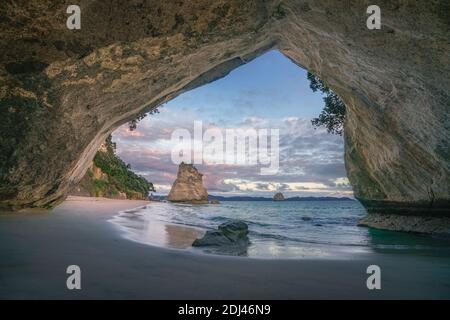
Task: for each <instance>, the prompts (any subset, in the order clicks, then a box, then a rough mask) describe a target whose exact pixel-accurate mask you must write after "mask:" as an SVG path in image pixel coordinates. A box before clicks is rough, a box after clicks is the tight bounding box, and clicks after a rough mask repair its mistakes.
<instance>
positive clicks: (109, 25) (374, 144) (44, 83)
mask: <svg viewBox="0 0 450 320" xmlns="http://www.w3.org/2000/svg"><path fill="white" fill-rule="evenodd" d="M7 3H9V2H8V1H7V2H6V3H5V6H2V7H1V8H0V16H1V19H0V35H1V36H0V47H1V48H4V50H0V207H2V208H6V209H10V210H19V209H21V208H29V207H52V206H55V205H57V204H58V203H60V202H61V201H63V200H64V198H65V196H66V195H67V192H68V191H69V190H70V188H71V187H73V186H74V185H76V184H78V183H79V182H80V180H81V179H82V178H83V176H84V175H85V174H86V171H87V169H88V167H89V166H90V165H91V161H92V159H93V158H94V155H95V154H96V152H97V150H98V148H99V146H100V145H101V143H102V142H103V141H104V139H105V138H106V137H107V136H108V135H109V134H110V133H111V132H113V130H115V129H116V128H118V127H119V126H120V125H122V124H124V123H126V122H128V121H130V120H132V119H134V118H136V117H137V116H139V115H140V114H142V113H143V112H145V111H149V110H153V109H154V108H156V107H157V106H159V105H161V104H162V103H164V102H167V101H169V100H171V99H173V98H174V97H176V96H178V95H180V94H182V93H183V92H186V91H188V90H191V89H193V88H196V87H199V86H201V85H203V84H206V83H209V82H211V81H214V80H216V79H218V78H220V77H223V76H225V75H226V74H228V73H229V72H230V71H232V70H233V69H235V68H237V67H239V66H241V65H242V64H245V63H247V62H249V61H251V60H252V59H254V58H255V57H257V56H259V55H261V54H262V53H264V52H267V51H269V50H272V49H277V50H279V51H280V52H282V53H283V54H285V55H286V56H287V57H289V58H290V59H291V60H292V61H293V62H295V63H296V64H298V65H299V66H302V67H303V68H305V69H308V70H309V71H311V72H312V73H314V74H315V75H317V76H318V77H320V79H322V80H323V81H324V82H325V83H326V84H327V86H328V87H330V89H332V90H333V91H334V92H335V93H336V94H338V95H339V96H340V98H341V99H342V100H343V102H344V103H345V105H346V112H347V113H346V123H345V125H344V131H345V134H344V136H345V162H346V168H347V175H348V178H349V181H350V183H351V184H352V186H353V190H354V194H355V197H356V198H357V199H359V200H360V201H361V202H362V204H363V205H364V206H365V207H366V208H367V210H368V212H369V213H372V214H378V213H380V214H398V215H402V216H405V215H406V216H412V215H414V216H423V217H424V219H432V218H433V217H436V216H439V217H446V218H447V219H450V214H449V212H450V154H449V148H448V141H450V130H449V125H448V119H449V112H450V109H449V107H448V101H450V92H449V90H448V88H450V77H448V74H449V73H450V61H449V55H448V52H449V50H450V45H449V42H448V39H449V31H448V30H449V29H448V22H449V17H448V13H449V10H448V1H445V0H437V1H415V0H405V1H397V2H395V1H383V2H382V3H380V6H381V7H382V8H381V10H382V19H381V21H382V26H381V29H380V30H370V29H368V28H367V27H366V19H367V18H368V15H367V14H366V10H367V7H368V2H366V1H352V3H351V5H349V3H348V2H347V1H329V0H315V1H297V0H283V1H276V0H267V1H258V0H249V1H239V0H221V1H211V0H198V1H187V0H180V1H152V2H144V3H142V4H140V5H131V4H130V3H129V2H128V1H117V2H115V4H114V5H113V6H111V5H110V4H109V3H108V2H106V1H100V0H89V1H88V0H80V1H78V2H77V4H79V5H80V8H81V12H82V29H81V30H80V31H78V30H68V29H67V28H66V24H65V23H66V19H67V15H66V14H65V11H64V9H65V8H64V6H62V5H52V4H51V1H49V0H39V1H38V0H30V1H23V2H21V5H6V4H7ZM99 14H100V15H101V19H100V18H99Z"/></svg>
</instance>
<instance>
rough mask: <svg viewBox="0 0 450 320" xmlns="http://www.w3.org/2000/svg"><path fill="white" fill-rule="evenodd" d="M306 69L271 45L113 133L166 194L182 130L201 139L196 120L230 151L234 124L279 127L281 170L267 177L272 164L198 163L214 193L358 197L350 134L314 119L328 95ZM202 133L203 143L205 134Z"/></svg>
mask: <svg viewBox="0 0 450 320" xmlns="http://www.w3.org/2000/svg"><path fill="white" fill-rule="evenodd" d="M306 75H307V71H306V70H304V69H302V68H300V67H298V66H297V65H295V64H294V63H292V62H291V61H290V60H289V59H288V58H286V57H285V56H283V55H282V54H281V53H279V52H278V51H270V52H268V53H266V54H264V55H262V56H260V57H258V58H256V59H255V60H253V61H251V62H249V63H248V64H246V65H243V66H241V67H239V68H237V69H235V70H233V71H232V72H231V73H230V74H229V75H227V76H226V77H224V78H222V79H219V80H216V81H215V82H212V83H210V84H206V85H204V86H202V87H200V88H197V89H194V90H191V91H189V92H186V93H184V94H182V95H180V96H178V97H176V98H175V99H173V100H171V101H169V102H168V103H166V104H164V105H163V106H161V107H160V108H159V111H160V113H158V114H153V115H149V116H147V117H146V118H144V119H143V120H141V121H140V122H139V123H138V127H137V129H136V130H133V131H130V130H129V128H128V125H126V124H125V125H123V126H121V127H120V128H119V129H117V130H116V131H115V132H114V134H113V140H114V141H115V142H116V143H117V150H116V152H117V154H118V155H119V157H120V158H121V159H123V160H124V161H125V162H126V163H129V164H130V165H131V168H132V170H133V171H135V172H136V173H138V174H140V175H142V176H144V177H145V178H146V179H147V180H148V181H151V182H152V183H153V184H154V185H155V188H156V193H155V194H161V195H165V194H168V192H169V191H170V187H171V185H172V183H173V182H174V181H175V179H176V174H177V170H178V165H177V163H174V161H173V160H172V158H173V157H172V153H173V150H177V149H174V148H177V146H179V145H177V141H178V140H176V141H174V139H172V133H174V131H175V130H177V129H187V130H188V132H189V133H190V134H191V136H192V137H193V138H194V121H201V123H202V129H203V130H202V133H203V134H204V133H205V131H206V130H207V129H212V130H213V132H220V133H222V134H223V136H224V138H223V139H224V141H223V146H224V151H227V150H226V149H225V147H226V135H225V133H226V131H225V130H227V129H228V130H229V129H245V130H248V129H251V130H255V132H257V133H258V132H262V131H260V130H262V129H268V130H270V129H278V130H279V169H278V171H276V172H273V173H272V174H269V175H267V174H266V175H262V174H261V168H262V167H267V166H268V165H264V164H261V163H256V164H255V165H248V164H236V163H234V164H229V163H227V164H224V163H223V161H222V162H220V161H219V163H211V159H209V160H208V157H207V156H205V157H204V158H203V160H204V161H202V163H201V164H195V166H196V167H197V169H198V170H199V171H200V172H201V173H202V174H203V182H204V185H205V187H206V188H207V190H208V193H210V194H214V195H223V196H227V195H228V196H235V195H252V196H267V197H272V196H273V194H274V193H275V192H282V193H283V194H284V195H285V196H287V197H291V196H350V197H351V196H352V195H353V193H352V190H351V187H350V185H349V183H348V180H347V177H346V173H345V168H344V151H343V138H342V137H340V136H336V135H332V134H328V133H327V132H326V130H325V129H323V128H317V129H315V128H313V126H312V125H311V119H312V118H314V117H317V116H318V115H319V114H320V112H321V110H322V109H323V106H324V102H323V97H322V95H321V94H320V93H317V92H313V91H312V90H311V89H310V88H309V81H308V80H307V78H306ZM197 125H198V122H197ZM214 130H215V131H214ZM175 132H177V131H175ZM268 132H270V131H268ZM200 137H201V136H200ZM195 139H197V142H199V141H201V138H200V139H198V136H197V137H195ZM195 139H194V140H195ZM205 139H206V138H205ZM215 139H217V138H215ZM206 140H207V139H206ZM189 141H190V140H189ZM214 141H216V140H214V139H212V140H209V141H205V142H204V143H203V146H204V147H203V148H204V149H203V150H204V151H205V150H206V148H205V146H207V145H208V142H209V143H213V142H214ZM194 143H195V142H194ZM219 145H220V144H219ZM193 146H194V147H193V149H194V150H197V151H198V150H199V149H198V148H197V147H195V146H198V144H197V145H195V144H193ZM216 146H217V144H216ZM247 146H248V143H247ZM269 146H270V147H271V146H272V143H269ZM216 152H217V150H216ZM247 153H248V151H247ZM185 154H186V153H185ZM200 154H202V153H201V152H200ZM214 155H220V153H218V154H217V153H215V154H214ZM219 158H220V157H219ZM216 160H217V159H216ZM216 162H217V161H216Z"/></svg>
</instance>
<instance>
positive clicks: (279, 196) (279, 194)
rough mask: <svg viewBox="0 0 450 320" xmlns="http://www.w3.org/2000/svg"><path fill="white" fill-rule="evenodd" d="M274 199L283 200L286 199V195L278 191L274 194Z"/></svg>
mask: <svg viewBox="0 0 450 320" xmlns="http://www.w3.org/2000/svg"><path fill="white" fill-rule="evenodd" d="M273 200H274V201H283V200H284V196H283V194H282V193H281V192H277V193H275V195H274V196H273Z"/></svg>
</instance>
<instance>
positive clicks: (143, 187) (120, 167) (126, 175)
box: [80, 136, 155, 199]
mask: <svg viewBox="0 0 450 320" xmlns="http://www.w3.org/2000/svg"><path fill="white" fill-rule="evenodd" d="M105 147H106V150H105V149H103V150H99V151H98V152H97V154H96V155H95V157H94V163H93V164H94V165H93V167H92V169H89V170H88V172H87V174H86V176H85V177H84V178H83V180H82V181H81V183H80V186H81V187H82V188H83V189H85V190H86V191H87V192H89V194H90V195H91V196H94V197H110V198H124V197H125V195H126V198H127V199H146V198H147V197H148V194H149V192H150V191H155V189H154V187H153V184H152V183H151V182H148V181H147V180H146V179H145V178H143V177H141V176H138V175H137V174H135V173H134V172H133V171H131V170H130V165H127V164H125V162H123V161H122V160H121V159H120V158H119V157H118V156H117V155H116V154H115V148H116V146H115V143H114V142H112V139H111V136H109V137H108V138H107V139H106V141H105ZM93 170H94V171H93Z"/></svg>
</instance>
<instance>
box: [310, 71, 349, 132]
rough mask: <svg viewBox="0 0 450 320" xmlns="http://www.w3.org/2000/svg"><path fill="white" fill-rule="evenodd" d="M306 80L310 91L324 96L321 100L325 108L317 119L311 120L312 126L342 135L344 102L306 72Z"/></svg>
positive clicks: (320, 81) (316, 78)
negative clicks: (318, 92)
mask: <svg viewBox="0 0 450 320" xmlns="http://www.w3.org/2000/svg"><path fill="white" fill-rule="evenodd" d="M308 80H309V81H310V85H309V87H310V88H311V89H312V91H314V92H316V91H317V90H319V91H321V92H322V93H323V94H324V95H325V97H324V98H323V101H324V102H325V107H324V108H323V110H322V112H321V113H320V114H319V117H318V118H314V119H312V120H311V123H312V125H313V126H314V127H316V128H318V127H320V126H324V127H325V128H327V132H329V133H332V134H338V135H342V133H343V131H344V120H345V104H344V102H342V100H341V98H339V96H338V95H337V94H335V93H334V92H333V91H332V90H331V89H330V88H328V87H327V86H326V85H325V83H324V82H323V81H322V80H320V79H319V78H318V77H316V76H315V75H313V74H312V73H310V72H308Z"/></svg>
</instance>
